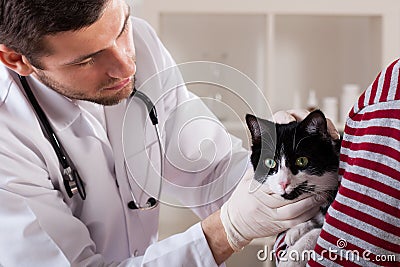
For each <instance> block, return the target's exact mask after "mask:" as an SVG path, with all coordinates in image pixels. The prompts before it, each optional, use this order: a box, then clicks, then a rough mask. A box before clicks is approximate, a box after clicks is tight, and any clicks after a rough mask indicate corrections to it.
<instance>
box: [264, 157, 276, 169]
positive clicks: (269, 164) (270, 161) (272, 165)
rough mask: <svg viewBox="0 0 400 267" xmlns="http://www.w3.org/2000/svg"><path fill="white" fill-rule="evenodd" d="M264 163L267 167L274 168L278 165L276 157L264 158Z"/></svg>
mask: <svg viewBox="0 0 400 267" xmlns="http://www.w3.org/2000/svg"><path fill="white" fill-rule="evenodd" d="M264 165H265V167H267V168H270V169H273V168H275V166H276V162H275V160H274V159H271V158H267V159H265V160H264Z"/></svg>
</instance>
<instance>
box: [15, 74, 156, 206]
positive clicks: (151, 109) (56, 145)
mask: <svg viewBox="0 0 400 267" xmlns="http://www.w3.org/2000/svg"><path fill="white" fill-rule="evenodd" d="M18 77H19V80H20V82H21V85H22V87H23V88H24V91H25V94H26V96H27V97H28V100H29V102H30V103H31V105H32V107H33V109H34V111H35V114H36V117H37V118H38V121H39V124H40V127H41V128H42V131H43V134H44V135H45V136H46V138H47V139H48V140H49V142H50V144H51V146H52V147H53V150H54V152H55V153H56V155H57V158H58V160H59V162H60V165H61V167H62V168H63V170H62V172H61V173H62V176H63V180H64V187H65V190H66V192H67V194H68V196H69V197H70V198H72V197H73V196H74V195H75V194H76V193H78V194H79V195H80V197H81V198H82V200H85V199H86V190H85V186H84V183H83V181H82V179H81V177H80V176H79V173H78V171H77V169H76V168H75V166H74V164H73V162H72V160H71V159H70V157H69V155H68V153H67V152H66V151H65V149H64V147H63V146H62V144H61V142H60V141H59V140H58V138H57V135H56V134H55V132H54V130H53V128H52V127H51V125H50V122H49V120H48V118H47V116H46V114H45V113H44V111H43V109H42V108H41V107H40V105H39V103H38V101H37V100H36V98H35V96H34V94H33V92H32V89H31V88H30V86H29V84H28V81H27V80H26V77H24V76H21V75H18ZM131 97H137V98H139V99H140V100H141V101H142V102H143V103H144V104H145V106H146V108H147V110H148V114H149V118H150V120H151V122H152V124H153V125H154V127H155V131H156V135H157V139H158V146H159V151H160V179H161V180H160V187H159V191H158V197H160V194H161V189H162V177H163V174H164V149H163V146H162V142H161V134H160V131H159V128H158V117H157V110H156V108H155V105H154V104H153V102H152V101H151V100H150V98H149V97H148V96H147V95H146V94H144V93H143V92H141V91H137V90H136V89H135V88H134V89H133V92H132V94H131ZM128 185H129V189H130V193H131V197H132V201H130V202H129V203H128V207H129V208H130V209H138V210H148V209H153V208H155V207H156V206H157V205H158V202H159V201H158V200H157V199H155V198H154V197H150V198H149V199H148V200H147V202H146V205H145V206H141V205H139V204H138V202H137V201H136V198H135V195H134V194H133V189H132V186H131V184H130V183H129V181H128Z"/></svg>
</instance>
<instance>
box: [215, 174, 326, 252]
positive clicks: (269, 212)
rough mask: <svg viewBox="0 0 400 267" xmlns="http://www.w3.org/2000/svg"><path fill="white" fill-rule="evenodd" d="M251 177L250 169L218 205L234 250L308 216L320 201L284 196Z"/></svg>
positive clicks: (313, 211) (304, 219) (278, 231)
mask: <svg viewBox="0 0 400 267" xmlns="http://www.w3.org/2000/svg"><path fill="white" fill-rule="evenodd" d="M253 177H254V172H253V170H250V169H249V170H248V171H247V172H246V174H245V175H244V177H243V178H242V180H241V181H240V182H239V184H238V186H237V187H236V189H235V191H234V192H233V194H232V196H231V197H230V198H229V199H228V201H227V202H225V204H224V205H223V206H222V208H221V216H220V218H221V221H222V225H223V226H224V229H225V232H226V235H227V238H228V242H229V244H230V246H231V247H232V249H233V250H234V251H239V250H241V249H242V248H243V247H244V246H246V245H247V244H248V243H249V242H250V241H251V240H253V239H254V238H259V237H268V236H273V235H276V234H278V233H280V232H282V231H284V230H286V229H288V228H290V227H293V226H295V225H297V224H299V223H302V222H304V221H306V220H309V219H310V218H312V217H313V216H314V215H315V214H316V213H317V212H318V211H319V206H320V205H321V203H322V202H321V201H323V200H322V199H318V198H316V197H314V196H312V197H307V196H303V199H301V198H299V199H296V200H292V201H289V200H285V199H283V198H282V197H281V196H279V195H276V194H273V193H272V192H271V191H270V190H269V188H268V186H267V185H266V184H260V183H259V182H257V181H256V180H254V179H253Z"/></svg>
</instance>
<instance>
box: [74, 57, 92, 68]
mask: <svg viewBox="0 0 400 267" xmlns="http://www.w3.org/2000/svg"><path fill="white" fill-rule="evenodd" d="M93 64H94V58H92V57H91V58H88V59H87V60H85V61H83V62H80V63H78V64H76V65H77V66H79V67H85V66H89V65H93Z"/></svg>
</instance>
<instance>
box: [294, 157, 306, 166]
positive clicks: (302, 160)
mask: <svg viewBox="0 0 400 267" xmlns="http://www.w3.org/2000/svg"><path fill="white" fill-rule="evenodd" d="M307 165H308V158H307V157H298V158H297V159H296V166H298V167H300V168H305V167H306V166H307Z"/></svg>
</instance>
